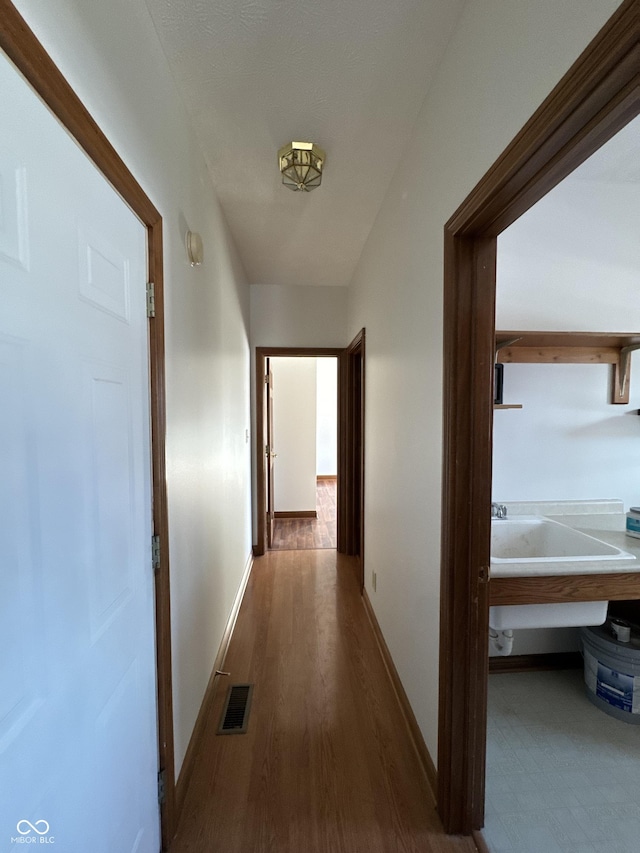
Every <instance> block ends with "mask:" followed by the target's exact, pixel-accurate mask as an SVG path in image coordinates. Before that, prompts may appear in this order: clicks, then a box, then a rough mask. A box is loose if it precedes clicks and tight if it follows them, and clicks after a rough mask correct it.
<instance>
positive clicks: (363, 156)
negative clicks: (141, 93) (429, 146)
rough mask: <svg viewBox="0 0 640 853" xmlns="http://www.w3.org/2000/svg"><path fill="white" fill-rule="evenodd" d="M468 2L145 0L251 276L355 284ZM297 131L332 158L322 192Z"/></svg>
mask: <svg viewBox="0 0 640 853" xmlns="http://www.w3.org/2000/svg"><path fill="white" fill-rule="evenodd" d="M464 2H465V0H391V2H390V0H321V2H312V0H146V3H147V6H148V8H149V12H150V14H151V17H152V19H153V22H154V24H155V27H156V29H157V32H158V35H159V38H160V41H161V43H162V45H163V48H164V51H165V53H166V56H167V59H168V61H169V65H170V67H171V69H172V72H173V75H174V77H175V80H176V82H177V85H178V88H179V89H180V91H181V93H182V96H183V98H184V101H185V103H186V105H187V109H188V111H189V113H190V115H191V118H192V120H193V122H194V124H195V127H196V131H197V133H198V136H199V139H200V143H201V145H202V148H203V151H204V155H205V158H206V160H207V163H208V165H209V169H210V171H211V175H212V177H213V181H214V184H215V186H216V190H217V193H218V196H219V198H220V202H221V204H222V207H223V210H224V212H225V215H226V217H227V220H228V222H229V226H230V228H231V231H232V233H233V236H234V238H235V241H236V243H237V245H238V249H239V251H240V255H241V257H242V260H243V263H244V266H245V269H246V271H247V275H248V278H249V282H250V283H251V284H286V285H347V284H348V283H349V281H350V279H351V276H352V274H353V271H354V269H355V266H356V263H357V261H358V258H359V256H360V253H361V251H362V247H363V245H364V242H365V240H366V238H367V236H368V234H369V231H370V229H371V226H372V225H373V222H374V219H375V217H376V215H377V213H378V210H379V208H380V205H381V203H382V199H383V197H384V194H385V191H386V189H387V187H388V184H389V182H390V180H391V176H392V174H393V171H394V169H395V167H396V164H397V162H398V158H400V157H401V156H402V153H403V149H404V146H405V144H406V142H407V140H408V137H409V134H410V131H411V129H412V127H413V124H414V122H415V120H416V118H417V115H418V112H419V109H420V107H421V105H422V102H423V100H424V97H425V95H426V92H427V89H428V86H429V82H430V80H431V79H432V77H433V74H434V71H435V69H436V67H437V64H438V62H439V60H440V58H441V56H442V53H443V51H444V48H445V46H446V43H447V41H448V39H449V37H450V35H451V33H452V31H453V28H454V26H455V23H456V20H457V17H458V15H459V13H460V11H461V9H462V6H463V5H464ZM293 139H296V140H305V141H310V142H315V143H317V144H318V145H320V146H321V147H322V148H324V149H325V151H326V152H327V162H326V167H325V173H324V177H323V180H322V186H321V187H320V188H319V189H317V190H314V191H313V192H311V193H294V192H291V191H290V190H288V189H287V188H286V187H283V186H282V183H281V176H280V173H279V171H278V165H277V156H276V155H277V151H278V148H280V147H281V146H282V145H284V144H285V143H286V142H290V141H291V140H293ZM194 227H196V226H194Z"/></svg>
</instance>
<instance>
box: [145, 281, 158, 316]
mask: <svg viewBox="0 0 640 853" xmlns="http://www.w3.org/2000/svg"><path fill="white" fill-rule="evenodd" d="M155 316H156V286H155V284H154V283H153V282H152V281H150V282H149V283H148V284H147V317H155Z"/></svg>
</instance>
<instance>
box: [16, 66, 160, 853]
mask: <svg viewBox="0 0 640 853" xmlns="http://www.w3.org/2000/svg"><path fill="white" fill-rule="evenodd" d="M0 115H1V116H2V119H1V121H0V791H1V792H2V794H1V797H0V850H18V849H25V848H24V847H23V846H22V845H23V844H36V843H37V844H38V845H41V844H43V843H45V842H47V841H48V842H49V843H52V841H53V843H54V844H55V845H56V846H55V848H53V849H56V850H59V851H65V853H85V851H92V853H129V851H145V853H146V851H149V853H151V851H152V853H157V851H158V850H159V847H160V841H159V810H158V802H157V788H156V776H157V736H156V731H157V723H156V698H155V697H156V689H155V652H154V609H153V575H152V569H151V554H150V551H151V533H152V531H151V489H150V479H151V466H150V439H149V403H148V350H147V319H146V307H145V280H146V249H145V230H144V228H143V226H142V225H141V224H140V223H139V221H138V220H137V219H136V218H135V217H134V215H133V214H132V213H131V212H130V211H129V209H128V208H127V207H126V205H125V204H124V203H123V202H122V201H121V200H120V198H119V197H118V196H117V195H116V194H115V192H114V191H113V190H112V189H111V187H110V186H109V185H108V184H107V183H106V181H105V180H104V178H103V177H102V176H101V175H100V174H99V173H98V171H97V170H96V169H95V167H94V166H93V164H92V163H90V161H89V160H88V159H87V158H86V157H85V155H84V154H83V153H82V152H81V151H80V149H79V148H78V147H77V146H76V144H75V143H74V142H73V141H72V140H71V139H70V138H69V137H68V135H67V133H66V132H65V131H64V129H63V128H62V127H61V126H60V125H59V124H58V122H57V120H55V119H54V118H53V117H52V116H51V115H50V114H49V112H48V110H47V109H46V108H45V107H44V106H43V104H41V102H40V101H39V99H38V98H37V97H36V96H35V95H34V94H33V93H32V92H31V90H30V88H29V87H28V86H27V85H26V84H25V83H24V81H23V80H22V78H21V77H20V76H19V75H18V74H17V72H16V71H15V70H14V69H13V67H12V66H11V65H10V64H9V62H8V61H7V60H6V58H5V57H4V56H2V55H0ZM18 845H20V846H18Z"/></svg>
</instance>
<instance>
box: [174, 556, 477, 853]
mask: <svg viewBox="0 0 640 853" xmlns="http://www.w3.org/2000/svg"><path fill="white" fill-rule="evenodd" d="M353 559H354V558H347V557H343V556H342V555H338V554H337V553H336V552H335V551H331V550H305V551H280V552H279V551H271V552H269V553H268V554H267V555H265V556H264V557H260V558H258V559H257V560H256V561H255V565H254V569H253V572H252V576H251V578H250V581H249V584H248V586H247V591H246V594H245V598H244V600H243V604H242V607H241V609H240V613H239V616H238V621H237V624H236V629H235V631H234V635H233V637H232V640H231V644H230V647H229V652H228V654H227V658H226V660H225V669H226V670H228V671H230V672H231V681H232V682H234V683H235V682H244V681H248V682H252V683H254V684H255V688H254V695H253V701H252V706H251V713H250V719H249V726H248V731H247V734H245V735H234V736H217V735H216V734H215V730H216V728H217V724H218V720H219V717H220V714H221V712H222V705H223V701H224V697H225V694H226V687H227V684H228V680H224V679H220V683H219V684H218V686H217V689H216V695H215V698H214V702H213V711H212V716H211V723H210V727H209V728H208V729H207V731H206V732H205V733H204V735H203V738H202V742H201V743H200V745H199V749H198V757H197V759H196V765H195V767H194V772H193V776H192V781H191V784H190V787H189V790H188V791H187V795H186V800H185V807H184V811H183V814H182V818H181V821H180V825H179V828H178V834H177V836H176V838H175V840H174V842H173V845H172V847H171V853H216V851H221V853H222V851H224V853H227V852H228V853H271V851H273V853H300V851H311V853H325V851H326V853H360V851H367V853H396V851H397V853H418V851H427V853H429V851H430V852H431V853H462V851H465V853H470V851H475V849H476V848H475V845H474V844H473V842H472V841H471V839H463V838H451V837H448V836H446V835H445V834H444V832H443V830H442V826H441V824H440V821H439V819H438V816H437V814H436V812H435V809H434V807H433V800H432V794H431V792H430V790H429V787H428V783H427V781H426V778H425V776H424V774H423V772H422V770H421V767H420V765H419V763H418V761H417V759H416V755H415V752H414V749H413V746H412V744H411V742H410V741H409V740H408V738H407V734H406V727H405V725H404V723H403V719H402V717H401V714H400V710H399V708H398V706H397V703H396V702H395V699H394V694H393V690H392V689H391V685H390V683H389V681H388V675H387V673H386V670H385V668H384V663H383V661H382V658H381V656H380V653H379V651H378V647H377V645H376V641H375V637H374V635H373V632H372V630H371V626H370V624H369V622H368V620H367V617H366V614H365V611H364V607H363V605H362V601H361V597H360V594H359V587H358V582H357V578H356V573H355V569H354V566H353V564H352V562H353ZM225 681H226V683H225Z"/></svg>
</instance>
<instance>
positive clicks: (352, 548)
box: [337, 329, 366, 590]
mask: <svg viewBox="0 0 640 853" xmlns="http://www.w3.org/2000/svg"><path fill="white" fill-rule="evenodd" d="M365 350H366V332H365V329H361V330H360V331H359V332H358V334H357V335H356V336H355V338H354V339H353V340H352V341H351V343H350V344H349V346H348V347H346V349H345V350H344V351H343V353H342V355H341V357H340V366H339V370H340V378H341V382H340V389H341V391H340V394H339V403H338V409H339V412H338V420H339V422H340V431H339V436H340V437H339V442H338V472H339V476H338V530H337V535H338V551H339V552H340V553H342V554H349V555H351V556H357V557H359V569H358V573H359V582H360V589H361V590H363V589H364V478H365V455H364V453H365V437H364V433H365Z"/></svg>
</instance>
